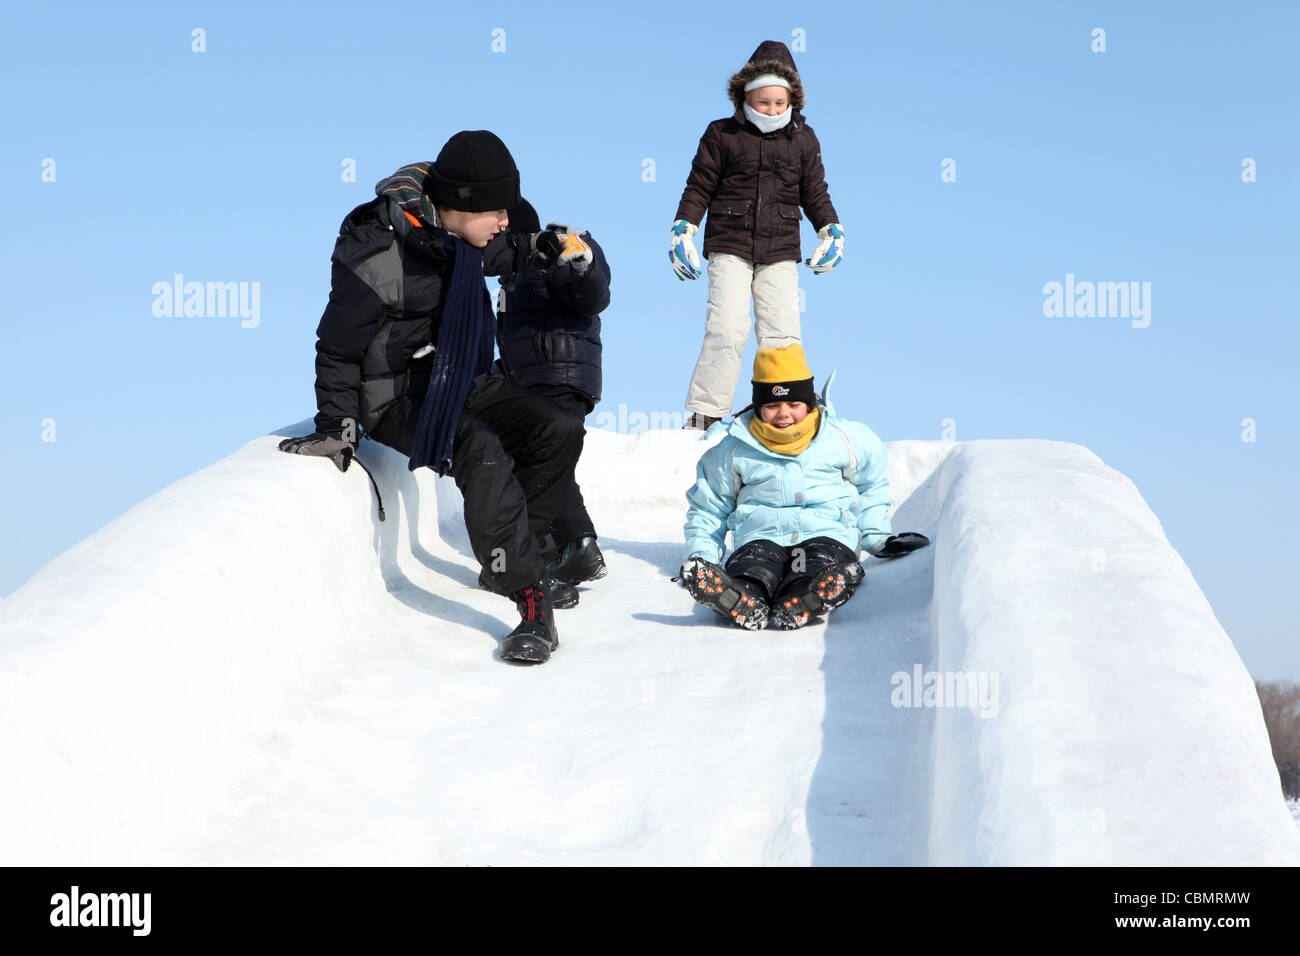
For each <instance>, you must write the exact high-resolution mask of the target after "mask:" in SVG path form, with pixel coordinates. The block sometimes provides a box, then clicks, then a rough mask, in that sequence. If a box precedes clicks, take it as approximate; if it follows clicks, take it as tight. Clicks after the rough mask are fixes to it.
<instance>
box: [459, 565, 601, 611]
mask: <svg viewBox="0 0 1300 956" xmlns="http://www.w3.org/2000/svg"><path fill="white" fill-rule="evenodd" d="M545 583H546V584H547V585H549V587H548V589H547V593H548V594H550V596H551V606H552V607H554V608H555V609H556V610H558V611H565V610H568V609H569V608H571V607H577V606H578V589H577V588H575V587H574V586H573V585H571V584H565V583H564V582H563V581H552V580H550V579H549V577H548V579H547V581H546V582H545ZM478 586H479V587H481V588H482V589H483V590H484V591H491V592H492V593H493V594H500V595H501V596H502V597H514V595H513V594H507V593H506V592H505V591H499V590H497V588H496V587H495V586H494V585H493V584H492V580H491V579H490V578H489V577H488V575H487V572H486V571H480V572H479V573H478Z"/></svg>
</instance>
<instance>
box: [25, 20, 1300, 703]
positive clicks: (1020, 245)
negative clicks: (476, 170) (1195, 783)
mask: <svg viewBox="0 0 1300 956" xmlns="http://www.w3.org/2000/svg"><path fill="white" fill-rule="evenodd" d="M564 10H565V12H564V14H563V15H559V14H557V13H556V12H555V10H554V9H553V8H548V7H540V6H538V5H536V4H491V5H471V4H455V5H446V6H444V5H441V4H430V5H426V6H423V7H404V8H400V9H398V8H393V9H391V10H390V9H388V8H383V9H380V8H373V9H368V8H358V7H356V6H355V5H352V4H342V3H330V2H325V3H316V4H312V5H310V6H309V7H308V6H306V5H298V4H293V5H288V4H286V5H277V4H272V3H258V4H249V3H222V4H216V3H196V4H163V3H136V4H129V5H124V6H117V7H113V6H103V5H100V4H89V3H85V4H49V5H44V6H35V5H32V6H24V7H15V6H11V7H7V8H6V11H5V13H4V14H3V15H2V16H3V21H0V22H2V24H3V29H0V78H2V79H3V81H4V87H3V88H4V89H5V90H6V96H5V99H4V101H3V111H4V140H5V148H4V150H3V151H0V182H3V184H4V186H3V190H2V191H0V195H2V196H3V200H4V211H5V212H6V213H7V217H6V219H7V222H8V223H9V228H8V229H7V230H5V231H4V233H3V235H0V245H2V247H3V261H4V263H5V265H4V275H5V278H6V280H7V281H6V282H5V289H6V293H7V302H6V306H7V307H6V310H5V318H4V331H5V345H6V348H5V349H4V350H3V359H2V361H3V362H4V371H5V382H6V384H5V396H6V400H5V401H4V403H3V405H0V423H2V424H3V426H4V428H5V433H6V434H8V435H9V436H11V438H12V440H11V441H10V443H9V450H10V452H11V460H10V467H9V468H7V469H6V477H5V478H4V483H5V488H4V491H5V495H4V500H5V501H7V502H9V503H10V508H9V509H7V511H6V513H5V514H4V515H3V523H0V535H2V536H3V540H4V541H5V547H4V549H3V554H2V555H0V594H7V593H9V592H11V591H13V590H14V589H16V588H17V587H18V586H20V585H21V584H22V582H23V581H24V580H26V578H27V577H28V576H30V575H31V574H32V573H33V572H34V571H35V570H36V569H37V568H38V567H39V566H40V565H42V564H44V563H45V562H47V561H48V560H50V559H51V558H53V557H54V556H55V555H57V554H58V553H59V552H61V551H63V550H64V549H66V548H67V547H69V546H70V545H72V544H73V543H75V542H76V541H78V540H79V539H81V538H83V537H85V536H86V535H88V534H90V533H91V532H93V531H94V530H95V529H96V528H98V527H100V526H102V525H103V524H104V523H106V522H107V521H108V520H110V519H111V518H113V517H115V516H116V515H118V514H121V513H122V512H123V511H125V510H127V509H128V508H130V507H131V506H132V505H134V504H135V503H137V502H138V501H140V500H142V499H143V498H145V497H147V496H148V495H150V494H152V493H153V492H155V491H157V490H158V489H160V488H162V487H164V486H165V485H167V484H169V483H171V482H172V481H175V480H176V479H178V478H181V477H183V476H185V475H187V474H189V473H191V472H193V471H195V470H197V469H199V468H201V467H203V466H205V465H207V464H210V463H211V462H213V461H215V460H216V459H218V458H221V457H223V456H224V455H227V454H229V453H230V452H231V451H233V450H234V449H235V448H238V447H239V446H240V445H242V444H244V443H245V442H246V441H248V440H249V439H251V438H253V437H255V436H257V435H261V434H266V433H267V432H269V431H271V430H273V429H275V428H278V427H280V426H283V425H285V424H288V423H291V422H295V421H298V420H300V419H303V418H306V417H309V416H311V415H312V414H313V413H314V411H315V407H314V398H313V394H312V382H313V377H314V374H313V367H312V360H313V345H314V340H315V339H314V332H315V327H316V323H317V321H318V320H319V318H320V313H321V310H322V308H323V306H324V303H325V299H326V296H327V294H328V282H329V254H330V251H331V249H332V247H333V238H334V236H335V235H336V233H337V229H338V224H339V222H340V220H341V219H342V217H343V216H344V215H345V214H346V213H347V212H348V211H349V210H350V209H351V208H352V207H353V206H354V205H356V204H358V203H360V202H363V201H366V200H367V199H368V198H369V197H370V196H371V195H372V188H373V185H374V183H375V181H376V180H378V179H380V178H381V177H383V176H384V175H386V174H388V173H389V172H391V171H392V170H393V169H395V168H396V167H398V166H400V165H402V164H404V163H407V162H412V161H416V160H422V159H432V158H433V157H434V156H435V155H436V154H437V151H438V149H439V148H440V146H441V145H442V143H443V142H444V141H445V140H446V138H447V137H448V136H450V135H451V134H453V133H455V132H456V131H457V130H461V129H480V128H488V129H492V130H494V131H495V132H497V133H498V134H499V135H500V136H501V137H502V138H503V139H504V140H505V142H506V143H507V144H508V145H509V147H510V149H511V151H512V152H513V154H514V156H515V159H516V161H517V162H518V164H519V166H520V169H521V171H522V182H523V190H524V194H525V195H526V196H528V197H529V198H530V199H531V201H532V202H533V204H534V205H535V206H537V208H538V210H539V212H540V213H541V215H542V217H543V218H544V219H546V218H554V219H561V220H565V221H569V222H574V223H579V224H581V225H583V226H586V227H587V228H589V229H590V230H591V231H592V233H593V235H594V236H595V237H596V238H597V239H598V240H600V242H601V244H602V245H603V246H604V248H605V250H606V252H607V254H608V256H609V259H610V262H611V267H612V271H613V277H614V278H613V288H612V292H613V304H612V305H611V307H610V309H609V311H608V312H607V313H606V314H605V322H604V329H605V348H606V352H605V354H606V359H605V373H606V395H605V404H604V406H603V409H602V410H609V411H611V412H615V413H616V411H617V408H618V405H619V403H624V404H625V405H626V406H627V408H628V409H629V410H631V411H636V410H641V411H645V412H651V411H680V410H681V407H682V404H681V403H682V400H683V398H684V395H685V391H686V385H687V381H688V379H689V375H690V370H691V367H692V365H693V363H694V360H695V358H696V356H697V354H698V351H699V346H700V341H701V337H702V333H703V317H704V305H705V298H706V294H707V286H706V283H705V282H703V281H701V282H697V283H691V284H683V283H680V282H678V281H677V280H676V279H675V278H674V277H673V275H672V273H671V271H670V269H669V267H668V264H667V256H666V249H667V231H668V227H669V225H670V224H671V221H672V217H673V213H674V212H675V210H676V206H677V201H678V199H679V197H680V194H681V189H682V186H683V184H684V182H685V177H686V174H687V171H688V170H689V167H690V160H691V157H692V155H693V154H694V151H695V147H696V143H697V141H698V138H699V135H700V133H701V132H702V131H703V130H704V127H705V126H706V125H707V124H708V122H709V121H710V120H713V119H716V118H718V117H720V116H723V115H725V114H727V113H728V112H729V111H730V108H729V106H728V103H727V101H726V99H725V95H724V92H723V90H724V84H725V81H726V79H727V77H728V76H729V75H730V73H731V72H732V71H734V70H735V69H737V68H739V67H740V66H741V65H742V64H743V63H744V61H745V59H746V58H747V57H748V55H749V53H750V52H751V51H752V50H753V48H754V47H755V46H756V45H757V44H758V42H759V41H761V40H764V39H780V40H784V41H786V42H787V43H791V44H796V45H801V46H802V47H803V48H802V49H796V52H795V59H796V62H797V65H798V67H799V70H800V74H801V76H802V78H803V80H804V83H805V86H806V88H807V92H808V103H807V107H806V109H805V113H806V115H807V117H808V121H809V123H810V124H811V125H812V126H813V127H814V128H815V129H816V131H817V134H818V136H819V138H820V140H821V143H822V147H823V156H824V160H825V164H826V169H827V180H828V182H829V185H830V192H831V198H832V200H833V201H834V203H835V205H836V208H837V210H838V211H839V214H840V218H841V221H842V224H843V226H844V229H845V232H846V235H847V241H846V247H845V259H844V262H843V265H842V266H841V268H840V269H838V270H836V272H834V273H833V274H831V275H829V276H825V277H818V278H816V279H815V280H814V277H813V276H812V274H811V273H809V272H808V271H807V270H806V269H802V268H801V270H800V271H801V278H800V281H801V284H802V285H803V286H804V287H805V289H806V295H807V311H806V313H805V315H804V318H803V334H804V342H805V348H806V350H807V352H808V355H809V359H810V362H811V363H812V365H813V368H814V371H815V372H817V373H818V376H819V378H821V377H823V376H824V374H825V373H827V372H829V371H830V369H831V368H833V367H838V369H839V370H840V376H839V378H838V380H837V395H836V401H837V405H838V406H839V409H840V411H841V412H842V413H845V414H847V415H849V416H851V417H855V418H859V419H861V420H863V421H866V422H867V423H868V424H870V425H871V426H872V427H873V428H874V429H875V430H876V431H877V432H878V433H879V434H880V435H881V436H882V437H884V438H885V439H887V440H892V439H904V438H918V439H937V438H940V437H945V432H944V428H945V421H947V420H951V424H949V425H948V426H947V427H948V428H949V429H950V431H949V432H948V433H947V434H948V435H952V436H954V437H956V438H958V439H959V440H968V439H977V438H1051V439H1057V440H1061V441H1071V442H1078V443H1081V444H1084V445H1087V446H1088V447H1089V448H1091V449H1092V450H1093V451H1095V452H1096V453H1097V454H1098V455H1099V456H1100V457H1101V458H1102V459H1103V460H1104V461H1105V462H1106V463H1107V464H1109V465H1112V466H1114V467H1115V468H1117V469H1119V470H1120V471H1122V472H1124V473H1125V474H1127V475H1128V476H1129V477H1131V478H1132V479H1133V481H1134V482H1135V483H1136V485H1137V487H1138V489H1139V491H1141V493H1142V494H1143V496H1144V497H1145V498H1146V500H1147V502H1148V503H1149V504H1150V505H1151V507H1152V509H1153V510H1154V511H1155V513H1156V514H1157V515H1158V516H1159V518H1160V520H1161V522H1162V524H1163V526H1164V528H1165V530H1166V532H1167V534H1168V535H1169V538H1170V540H1171V541H1172V542H1173V544H1174V546H1175V547H1176V548H1177V549H1178V550H1179V552H1180V553H1181V554H1182V556H1183V558H1184V560H1186V562H1187V564H1188V566H1189V567H1190V568H1191V570H1192V572H1193V573H1194V575H1195V576H1196V579H1197V581H1198V582H1199V583H1200V585H1201V587H1202V588H1203V590H1204V591H1205V593H1206V596H1207V597H1208V598H1209V600H1210V603H1211V604H1212V605H1213V606H1214V608H1215V611H1216V613H1217V614H1218V616H1219V619H1220V620H1221V621H1222V622H1223V624H1224V626H1225V628H1226V629H1227V631H1228V633H1229V634H1230V635H1231V636H1232V638H1233V640H1234V641H1235V643H1236V644H1237V647H1238V648H1239V649H1240V651H1241V653H1242V655H1243V657H1244V659H1245V661H1246V664H1247V666H1248V667H1249V668H1250V669H1251V671H1252V673H1253V674H1255V676H1257V677H1260V678H1265V679H1271V678H1278V677H1290V678H1297V677H1300V643H1298V642H1296V641H1295V639H1294V637H1295V628H1294V624H1293V622H1294V620H1295V619H1296V612H1297V600H1296V596H1295V595H1296V588H1295V587H1294V579H1295V577H1296V574H1297V571H1298V570H1300V561H1298V560H1297V559H1296V557H1295V554H1294V549H1293V547H1292V546H1291V542H1292V541H1293V540H1294V539H1295V537H1296V532H1297V530H1298V528H1297V525H1298V524H1300V522H1298V520H1297V514H1298V513H1300V509H1297V508H1296V506H1295V505H1294V503H1293V498H1292V485H1293V480H1292V476H1293V474H1294V473H1295V472H1296V470H1297V465H1298V464H1300V452H1298V451H1297V449H1298V448H1300V434H1297V431H1298V429H1297V422H1296V409H1297V402H1296V386H1295V385H1294V381H1295V378H1296V374H1295V369H1296V364H1297V363H1296V357H1297V355H1296V353H1297V344H1298V342H1300V337H1298V334H1297V331H1296V320H1297V318H1298V313H1300V309H1298V308H1297V306H1296V289H1295V282H1296V278H1295V277H1296V276H1297V268H1296V267H1297V252H1298V251H1300V249H1298V247H1300V242H1298V240H1297V212H1298V211H1300V202H1297V199H1298V198H1300V184H1297V177H1296V176H1295V175H1294V170H1293V169H1292V168H1289V167H1293V166H1294V162H1295V157H1296V156H1297V155H1300V142H1298V140H1300V137H1298V136H1297V132H1296V128H1297V127H1296V122H1295V117H1296V116H1297V115H1300V102H1298V100H1300V83H1298V82H1297V80H1298V79H1300V69H1298V68H1297V66H1296V58H1295V56H1294V51H1293V49H1291V44H1292V42H1293V39H1294V37H1295V36H1296V35H1297V33H1300V8H1297V7H1296V5H1295V4H1293V3H1258V4H1249V5H1244V6H1243V5H1237V4H1228V3H1172V2H1170V3H1145V4H1140V5H1139V4H1130V3H1038V4H1030V3H1016V4H995V5H978V6H977V5H972V4H967V3H958V2H953V3H908V4H897V5H890V6H887V7H886V6H871V7H867V6H865V5H860V4H847V3H846V4H819V5H815V6H809V7H802V8H801V7H796V6H795V5H790V4H776V3H750V4H743V5H742V4H727V3H720V4H711V5H698V6H696V7H693V8H691V9H690V10H689V11H688V12H686V13H682V12H680V11H678V12H670V11H669V10H668V9H667V8H660V7H655V6H653V5H636V6H635V7H634V6H632V5H618V4H597V3H582V2H579V3H571V4H567V5H566V6H565V7H564ZM308 11H309V12H308ZM196 28H197V29H201V30H203V31H204V34H203V38H204V42H205V45H206V49H205V51H204V52H194V51H193V50H192V45H193V42H194V40H193V32H192V31H194V30H195V29H196ZM1096 28H1101V29H1104V30H1105V45H1106V49H1105V52H1094V51H1093V49H1092V47H1093V45H1094V42H1095V41H1094V38H1093V35H1092V34H1093V31H1094V29H1096ZM495 30H500V31H504V33H496V34H495V41H496V43H495V45H496V46H497V47H498V48H500V47H501V46H502V40H504V50H498V51H494V49H493V45H494V31H495ZM949 158H951V159H952V160H954V162H955V169H956V181H955V182H943V181H941V175H940V174H941V172H942V164H943V162H944V160H945V159H949ZM1247 158H1249V159H1253V160H1254V162H1255V175H1256V181H1254V182H1249V183H1247V182H1243V181H1242V163H1243V160H1245V159H1247ZM50 159H52V160H53V161H54V165H53V173H54V176H53V181H52V182H49V181H43V178H46V179H48V178H49V164H48V163H46V160H50ZM348 160H351V161H353V162H354V163H355V168H356V178H355V182H348V181H345V179H344V177H343V176H342V171H343V168H344V163H345V162H346V161H348ZM646 160H652V161H653V171H654V176H653V179H652V180H651V181H646V177H645V176H644V175H643V170H645V169H646V168H648V164H647V163H646ZM804 228H805V233H804V239H805V255H807V254H808V253H809V252H811V249H812V242H811V239H812V230H811V228H810V227H809V226H808V224H807V223H805V224H804ZM177 273H181V274H183V275H184V276H185V278H186V280H187V281H200V282H246V283H250V284H251V283H253V282H256V283H258V288H259V291H260V302H259V311H258V317H257V321H256V324H255V325H252V324H251V323H241V320H240V319H239V318H238V317H233V318H232V317H224V318H220V317H208V318H198V317H190V318H185V317H172V318H166V317H158V316H155V315H154V309H153V305H154V300H155V295H154V294H153V292H152V290H153V288H154V285H155V283H158V282H170V281H172V277H173V276H174V275H175V274H177ZM1067 273H1069V274H1073V275H1074V276H1075V277H1076V280H1077V281H1094V282H1138V283H1144V282H1149V283H1150V288H1151V302H1150V306H1151V312H1150V324H1149V325H1148V326H1147V327H1145V328H1134V327H1133V325H1132V323H1131V321H1129V320H1128V319H1124V318H1118V317H1110V318H1097V317H1094V318H1079V317H1075V318H1051V317H1047V316H1045V315H1044V314H1043V302H1044V298H1045V297H1044V294H1043V287H1044V285H1045V284H1046V283H1049V282H1053V281H1056V282H1062V283H1064V282H1065V278H1066V275H1067ZM250 288H251V285H250ZM245 324H248V325H250V327H243V326H244V325H245ZM748 361H749V360H748V358H747V360H746V367H748ZM1246 419H1251V420H1252V421H1253V422H1254V428H1255V432H1254V439H1255V440H1254V441H1243V440H1242V438H1243V432H1244V431H1245V427H1244V426H1243V424H1242V423H1243V421H1244V420H1246ZM48 420H53V422H54V438H55V440H54V441H48V440H43V438H48V437H50V435H49V426H48V425H46V424H44V423H46V422H47V421H48Z"/></svg>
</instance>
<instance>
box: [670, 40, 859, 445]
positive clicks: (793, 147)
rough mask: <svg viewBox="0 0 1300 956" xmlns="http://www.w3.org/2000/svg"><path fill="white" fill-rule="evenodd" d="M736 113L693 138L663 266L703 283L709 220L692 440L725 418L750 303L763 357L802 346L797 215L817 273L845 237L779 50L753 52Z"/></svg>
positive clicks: (791, 71) (691, 394)
mask: <svg viewBox="0 0 1300 956" xmlns="http://www.w3.org/2000/svg"><path fill="white" fill-rule="evenodd" d="M727 88H728V92H729V93H730V95H731V101H732V103H734V104H735V113H734V114H733V115H731V116H728V117H726V118H725V119H720V120H714V121H713V122H712V123H710V124H709V126H708V128H707V129H706V130H705V131H704V135H703V136H702V137H701V138H700V146H699V150H698V151H697V152H696V154H695V160H694V162H693V163H692V164H691V174H690V177H689V178H688V179H687V181H686V189H685V190H684V191H683V192H682V200H681V203H680V204H679V205H678V207H677V216H676V221H675V222H674V223H673V228H672V233H671V235H670V239H669V242H670V248H669V253H668V256H669V260H670V261H671V262H672V266H673V271H674V272H675V273H676V274H677V277H678V278H679V279H698V278H699V277H700V259H699V255H698V254H697V253H696V251H695V244H694V242H693V241H692V238H691V237H692V236H694V235H695V233H696V232H697V230H698V226H699V223H700V221H701V220H702V219H703V218H704V214H705V213H706V212H707V213H708V222H707V224H706V225H705V230H704V257H705V258H706V259H708V260H709V305H708V312H707V315H706V321H705V332H704V347H703V348H702V349H701V351H700V358H699V361H698V362H697V363H696V366H695V373H694V375H692V377H691V385H690V389H689V391H688V392H687V395H686V408H687V410H688V411H689V412H691V413H692V414H691V415H690V417H689V418H688V419H687V422H686V427H687V428H708V427H709V426H710V425H711V424H713V423H714V422H716V421H718V420H719V419H721V418H723V417H724V416H726V415H728V414H729V413H730V412H731V405H732V399H733V398H734V396H735V392H736V382H737V379H738V378H739V375H740V362H741V358H742V356H743V355H744V352H745V345H746V344H747V343H748V341H749V301H750V296H751V295H752V296H753V300H754V320H755V324H756V326H757V332H758V347H759V348H761V349H762V348H782V347H784V346H786V345H789V344H791V343H792V342H798V341H799V340H800V336H799V307H798V276H797V274H796V272H795V266H796V264H797V262H798V260H799V258H800V250H799V223H800V221H801V220H802V219H803V216H802V215H801V214H800V212H799V208H800V207H801V206H802V207H803V210H804V212H806V213H807V214H808V218H809V219H810V220H811V221H812V224H813V226H814V227H815V228H816V229H817V236H818V238H819V239H821V240H822V242H821V245H819V246H818V247H817V251H816V252H814V253H813V256H812V258H811V259H808V260H806V262H807V264H808V266H809V267H811V268H812V270H813V272H814V273H818V274H820V273H822V272H828V271H830V270H831V269H833V268H834V267H835V266H837V265H838V264H839V262H840V259H841V257H842V255H843V251H844V231H843V230H842V229H841V228H840V224H839V216H838V215H837V214H836V212H835V207H834V206H832V205H831V200H830V194H829V193H828V191H827V188H826V173H825V169H824V168H823V166H822V156H821V144H820V143H818V141H817V135H816V134H815V133H814V132H813V130H812V127H811V126H809V125H808V124H807V123H806V122H805V121H804V118H803V114H802V113H801V112H800V110H801V109H802V108H803V104H804V90H803V83H802V82H800V80H799V73H798V72H797V71H796V70H795V67H794V57H793V56H791V54H790V50H789V49H788V48H787V47H786V45H785V44H784V43H781V42H779V41H776V40H767V41H765V42H763V43H761V44H759V46H758V49H757V50H755V51H754V54H753V56H751V57H750V58H749V62H748V63H746V64H745V66H744V67H743V68H741V69H740V70H739V71H738V72H736V73H735V74H733V75H732V77H731V80H730V81H729V82H728V85H727Z"/></svg>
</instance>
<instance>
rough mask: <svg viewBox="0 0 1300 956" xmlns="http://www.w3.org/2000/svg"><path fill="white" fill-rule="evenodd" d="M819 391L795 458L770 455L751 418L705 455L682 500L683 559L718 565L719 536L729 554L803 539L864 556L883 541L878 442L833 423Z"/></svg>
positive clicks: (884, 497) (886, 526) (860, 429)
mask: <svg viewBox="0 0 1300 956" xmlns="http://www.w3.org/2000/svg"><path fill="white" fill-rule="evenodd" d="M834 380H835V376H834V374H832V375H831V377H830V379H828V380H827V382H826V385H825V386H824V387H823V388H822V397H821V400H820V407H821V415H822V420H821V426H820V428H819V429H818V432H817V436H816V437H815V438H814V439H813V440H812V443H811V444H810V445H809V446H808V447H807V448H806V449H804V450H803V452H802V453H800V454H798V455H781V454H778V453H777V452H774V451H770V450H769V449H768V448H767V447H766V446H765V445H764V444H763V443H762V442H760V441H759V440H758V439H757V438H755V437H754V435H753V434H752V433H751V432H750V430H749V422H750V420H751V419H752V418H753V417H754V414H755V413H754V412H746V413H745V414H743V415H740V416H738V417H737V418H736V419H735V420H734V421H732V422H731V424H730V425H723V424H722V423H719V424H717V425H714V426H713V427H714V428H725V429H726V432H727V434H726V437H725V438H723V439H722V441H721V442H719V443H718V444H716V445H714V446H713V447H712V448H710V449H709V450H708V451H706V452H705V453H704V455H703V457H701V458H700V462H699V464H698V465H697V466H696V469H695V474H696V480H695V484H694V486H693V487H692V488H691V490H690V491H688V492H687V493H686V500H687V501H688V502H689V504H690V508H689V509H688V510H687V513H686V528H685V532H686V556H687V557H701V558H704V559H705V560H706V561H712V562H713V563H714V564H721V563H722V555H723V552H724V550H725V542H726V534H727V532H728V531H730V532H731V533H732V548H733V549H734V548H739V547H741V546H743V545H746V544H748V543H749V542H751V541H757V540H759V539H764V538H765V539H767V540H768V541H775V542H776V543H777V544H780V545H783V546H784V547H787V548H788V547H791V546H792V545H796V544H798V543H800V542H801V541H807V540H808V539H809V538H817V537H823V536H824V537H828V538H834V539H835V540H836V541H839V542H840V543H841V544H843V545H845V546H846V547H848V548H850V549H852V550H853V552H854V553H855V554H856V553H857V552H859V551H861V550H862V549H864V548H865V549H867V550H872V549H873V548H878V547H880V546H881V545H882V544H884V542H885V539H886V538H888V537H889V535H890V533H891V531H890V523H889V478H888V476H887V474H886V465H887V460H886V456H885V446H884V443H883V442H882V441H881V440H880V439H879V438H878V437H877V436H876V433H875V432H873V431H872V430H871V429H870V428H868V427H867V426H866V425H863V424H862V423H861V422H851V421H846V420H844V419H841V418H837V417H836V416H835V411H834V407H833V406H832V405H831V404H830V402H829V399H828V397H827V394H828V393H829V392H830V388H831V383H832V382H833V381H834Z"/></svg>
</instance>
